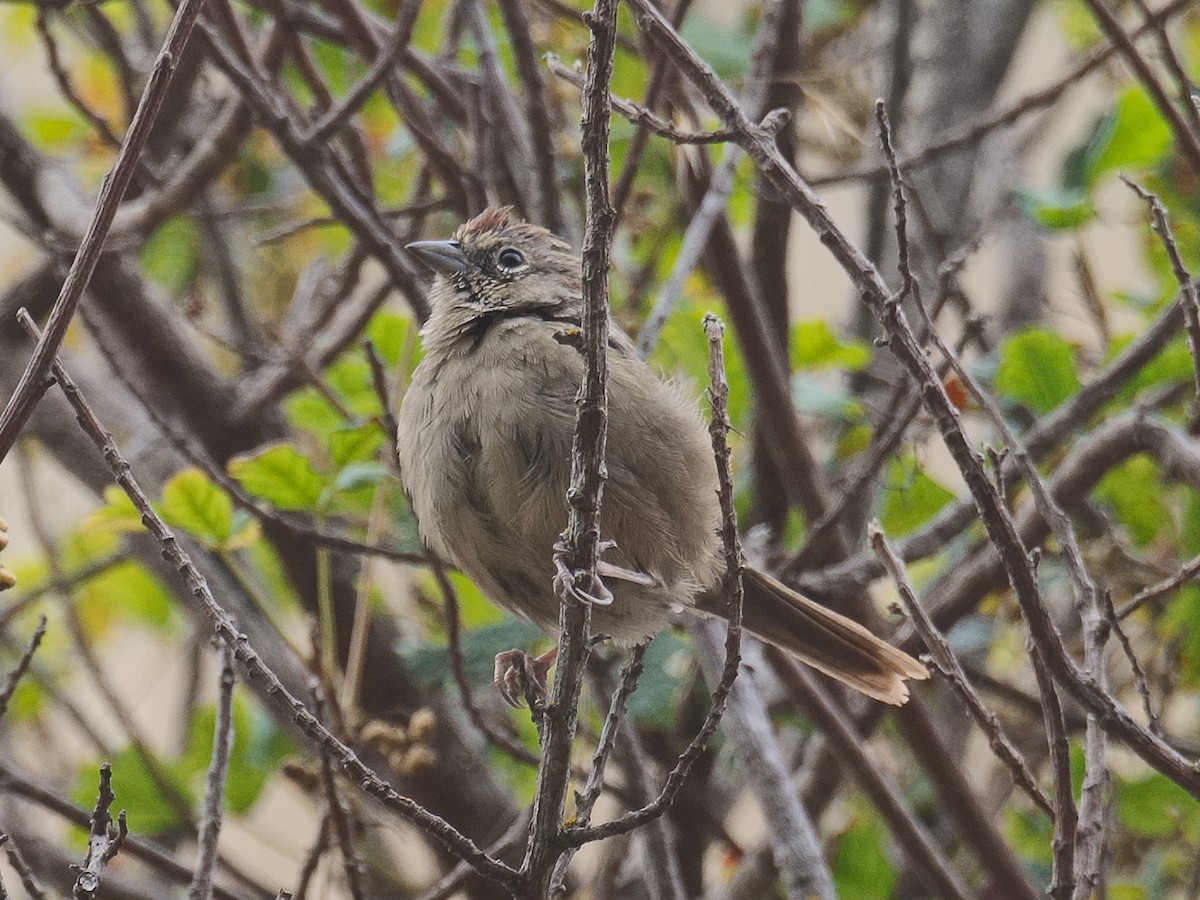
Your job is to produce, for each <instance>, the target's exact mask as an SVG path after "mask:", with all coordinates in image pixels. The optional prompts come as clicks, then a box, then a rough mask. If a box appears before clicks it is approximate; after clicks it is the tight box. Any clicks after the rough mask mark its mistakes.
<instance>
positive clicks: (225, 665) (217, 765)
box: [188, 641, 236, 900]
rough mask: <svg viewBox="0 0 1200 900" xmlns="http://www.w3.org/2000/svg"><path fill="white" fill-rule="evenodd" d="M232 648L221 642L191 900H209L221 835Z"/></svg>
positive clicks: (229, 729) (229, 736)
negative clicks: (215, 714)
mask: <svg viewBox="0 0 1200 900" xmlns="http://www.w3.org/2000/svg"><path fill="white" fill-rule="evenodd" d="M235 683H236V678H235V677H234V674H233V648H232V647H230V646H229V644H227V643H225V642H224V641H221V681H220V687H219V689H218V691H217V719H216V722H215V723H214V725H213V750H212V760H211V761H210V762H209V764H208V773H207V774H206V775H205V777H204V817H203V818H202V819H201V820H200V838H199V844H200V848H199V851H198V852H197V853H196V873H195V875H193V876H192V883H191V884H190V885H189V886H188V900H209V898H210V897H211V896H212V875H213V867H214V866H215V865H216V863H217V841H218V839H219V838H220V835H221V810H222V807H223V806H224V804H225V779H226V777H227V776H228V774H229V754H230V752H231V751H232V750H233V687H234V684H235Z"/></svg>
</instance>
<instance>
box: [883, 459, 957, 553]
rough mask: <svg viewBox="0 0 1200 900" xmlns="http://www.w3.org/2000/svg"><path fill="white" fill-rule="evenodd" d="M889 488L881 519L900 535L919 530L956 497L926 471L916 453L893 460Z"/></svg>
mask: <svg viewBox="0 0 1200 900" xmlns="http://www.w3.org/2000/svg"><path fill="white" fill-rule="evenodd" d="M886 491H887V499H885V500H884V503H883V514H882V515H881V516H880V520H881V522H882V523H883V528H884V530H885V531H886V532H887V533H888V534H889V535H896V536H900V535H904V534H908V533H909V532H910V531H915V530H916V529H917V528H919V527H920V526H922V525H924V524H925V523H926V522H928V521H929V520H930V519H932V518H933V517H934V516H935V515H937V514H938V512H939V511H940V510H941V508H942V507H943V506H945V505H946V504H947V503H949V502H950V501H951V500H953V499H954V494H953V493H952V492H951V491H949V490H947V489H946V488H944V487H942V485H940V484H938V483H937V482H936V481H934V480H933V479H932V478H930V477H929V476H928V475H927V474H925V471H924V469H921V468H919V467H918V465H917V462H916V460H915V459H913V458H912V457H906V458H901V459H894V460H893V461H892V463H891V465H890V466H889V468H888V478H887V485H886Z"/></svg>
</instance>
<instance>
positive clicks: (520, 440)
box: [397, 209, 928, 704]
mask: <svg viewBox="0 0 1200 900" xmlns="http://www.w3.org/2000/svg"><path fill="white" fill-rule="evenodd" d="M408 249H409V250H410V251H411V252H412V253H414V254H415V255H417V256H418V257H419V258H420V259H422V260H423V261H424V262H425V263H426V264H427V265H429V266H430V267H431V268H433V269H434V270H435V271H436V272H437V273H438V277H437V278H436V280H435V281H434V284H433V288H432V290H431V293H430V297H429V299H430V306H431V310H432V311H431V314H430V317H429V320H428V321H427V322H426V323H425V327H424V328H423V330H422V331H421V335H422V338H423V341H424V346H425V356H424V359H422V361H421V363H420V365H419V366H418V367H417V370H416V372H415V373H414V375H413V379H412V384H411V385H410V386H409V388H408V393H407V394H406V396H405V398H404V402H403V405H402V407H401V410H400V415H399V433H398V436H397V449H398V453H399V458H400V469H401V474H402V477H403V480H404V484H405V488H406V490H407V491H408V494H409V497H410V498H411V500H412V504H413V509H414V511H415V513H416V517H417V521H418V524H419V527H420V530H421V535H422V537H423V539H424V540H425V542H426V543H427V544H428V546H429V547H430V548H432V549H433V550H434V551H435V552H436V553H438V554H439V555H440V556H442V557H444V558H445V559H447V560H449V561H451V562H452V563H454V565H456V566H458V567H459V568H460V569H461V570H462V571H463V572H465V573H466V574H467V575H468V576H469V577H470V578H471V579H472V580H473V581H474V582H475V583H476V584H477V585H478V586H479V588H480V589H481V590H482V591H483V593H484V594H485V595H486V596H487V597H488V598H489V599H491V600H492V601H494V602H496V603H499V604H500V605H502V606H504V607H506V608H507V609H510V610H512V611H513V612H516V613H518V614H520V615H523V616H525V617H527V618H529V619H531V620H532V621H533V622H534V623H536V624H537V625H539V626H541V627H542V628H543V629H545V630H546V631H548V632H550V633H555V632H556V631H557V628H558V607H559V601H558V597H557V595H556V594H555V591H554V588H553V586H552V581H553V577H554V574H555V573H554V565H553V562H552V553H551V548H552V547H553V545H554V544H555V542H556V541H557V540H558V538H559V535H560V531H561V529H562V528H563V526H564V525H565V523H566V521H567V503H566V493H567V486H568V482H569V481H570V464H571V463H570V459H571V456H570V451H571V441H572V436H573V433H574V428H575V409H576V407H575V394H576V392H577V390H578V388H579V385H580V382H581V380H582V378H583V358H582V356H581V355H580V353H579V351H578V350H577V349H576V348H575V347H574V346H572V345H571V342H570V341H564V340H563V336H564V335H565V334H567V333H568V332H570V331H571V330H572V329H576V328H578V327H579V325H580V317H581V314H582V311H583V301H582V291H581V287H580V264H579V260H578V258H577V257H576V256H575V254H574V253H573V252H572V251H571V248H570V247H568V246H567V245H566V244H564V243H563V242H562V241H560V240H559V239H558V238H556V237H555V236H554V235H552V234H551V233H550V232H548V231H546V230H545V229H543V228H540V227H537V226H535V225H530V224H526V223H524V222H521V221H518V220H516V219H515V218H514V217H513V216H512V215H511V213H510V211H509V210H508V209H490V210H487V211H486V212H484V213H482V214H480V215H479V216H477V217H476V218H474V219H472V220H470V221H469V222H467V223H465V224H464V225H462V226H461V227H459V229H458V230H457V231H456V232H455V235H454V238H453V239H452V240H448V241H418V242H417V243H414V244H409V245H408ZM610 333H611V337H610V340H609V348H608V354H609V361H608V366H609V369H608V414H609V422H608V447H607V452H606V456H605V463H606V466H607V469H608V479H607V481H606V482H605V486H604V502H603V508H602V511H601V529H602V531H603V532H604V537H605V538H606V540H607V543H606V550H605V553H604V560H603V563H602V565H601V566H600V570H599V574H600V576H601V577H602V578H603V580H604V583H605V586H606V590H605V591H603V592H601V596H599V597H597V598H595V599H596V600H597V602H596V604H595V605H594V608H593V610H592V627H593V630H594V631H595V632H597V633H600V634H605V635H608V636H610V637H611V638H612V639H613V640H615V641H617V642H618V643H621V644H633V643H635V642H638V641H641V640H643V639H644V638H646V637H648V636H649V635H652V634H654V633H655V632H657V631H659V630H660V629H662V628H663V627H664V626H665V625H666V624H667V622H668V620H669V619H670V617H671V613H672V610H674V609H676V608H679V607H683V608H686V609H693V610H696V611H698V612H700V613H702V614H706V615H713V616H722V615H723V613H724V609H725V601H724V597H723V596H722V595H721V594H720V592H719V590H717V586H718V584H719V576H720V572H721V571H722V558H721V554H720V541H719V538H718V532H717V527H718V524H719V521H720V509H719V507H718V504H717V494H716V485H717V475H716V466H715V463H714V461H713V457H712V450H711V447H710V444H709V440H708V434H707V431H706V429H705V426H704V423H703V421H702V419H701V416H700V414H699V410H698V408H697V404H696V403H695V402H694V400H693V399H692V398H691V397H689V396H687V394H686V392H685V391H684V390H683V389H682V388H681V387H680V386H679V385H677V384H674V383H672V382H669V381H664V380H662V379H661V378H659V377H658V376H657V375H656V373H655V372H654V371H653V370H652V369H651V368H650V367H649V366H648V365H646V363H644V362H642V360H640V359H638V357H637V355H636V353H635V352H634V349H633V344H632V342H631V341H630V340H629V338H628V337H627V336H626V335H625V334H624V333H623V332H622V331H621V330H620V329H618V328H616V327H615V326H613V327H612V328H611V332H610ZM743 580H744V584H745V604H744V623H745V627H746V628H747V629H748V630H749V631H751V632H753V633H754V634H756V635H758V636H759V637H761V638H763V639H765V640H767V641H770V642H771V643H772V644H775V645H776V646H778V647H780V648H782V649H784V650H786V651H787V652H789V653H791V654H793V655H794V656H796V657H798V658H799V659H801V660H803V661H804V662H806V663H808V664H809V665H811V666H813V667H814V668H816V669H819V670H820V671H822V672H824V673H826V674H827V675H832V676H833V677H834V678H837V679H839V680H841V681H843V682H845V683H846V684H848V685H850V686H851V687H854V688H857V689H858V690H860V691H862V692H863V693H864V694H866V695H868V696H870V697H874V698H875V699H877V700H882V701H883V702H885V703H892V704H901V703H903V702H904V701H905V700H906V699H907V698H908V688H907V686H906V685H905V683H904V682H905V679H907V678H926V677H928V673H927V672H926V670H925V668H924V667H923V666H922V665H921V664H920V663H918V662H917V661H916V660H914V659H913V658H912V657H910V656H908V655H907V654H905V653H902V652H901V651H899V650H897V649H896V648H894V647H892V646H890V645H889V644H887V643H885V642H884V641H882V640H880V639H879V638H877V637H875V636H874V635H873V634H871V633H870V632H869V631H867V630H866V629H865V628H863V627H862V626H861V625H859V624H857V623H856V622H853V621H851V620H850V619H848V618H846V617H845V616H841V615H838V614H837V613H835V612H831V611H830V610H828V609H826V608H825V607H823V606H820V605H819V604H817V603H814V602H813V601H812V600H809V599H808V598H807V597H803V596H801V595H800V594H798V593H796V592H795V591H793V590H791V589H790V588H788V587H786V586H785V585H783V584H782V583H780V582H779V581H777V580H776V579H774V578H772V577H771V576H770V575H767V574H765V573H763V572H760V571H758V570H756V569H754V568H752V567H747V568H746V570H745V575H744V579H743ZM551 660H552V657H549V655H548V658H542V659H541V660H539V661H537V664H535V665H534V666H532V667H529V666H528V658H527V657H525V656H524V654H519V653H517V652H516V651H513V653H510V654H501V655H500V656H499V657H497V668H496V674H497V684H498V685H499V686H500V688H501V693H503V694H504V695H505V698H506V699H507V700H509V702H512V703H514V704H515V703H516V702H519V701H518V699H517V698H518V696H519V695H518V692H517V690H516V680H515V677H514V673H513V671H512V668H511V667H513V666H516V665H521V664H522V663H523V662H524V663H525V665H526V668H525V671H526V672H527V673H529V674H532V675H533V676H534V677H535V678H543V677H544V675H545V669H546V667H548V665H549V663H550V661H551Z"/></svg>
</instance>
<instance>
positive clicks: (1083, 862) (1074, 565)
mask: <svg viewBox="0 0 1200 900" xmlns="http://www.w3.org/2000/svg"><path fill="white" fill-rule="evenodd" d="M876 116H877V118H878V121H879V124H880V128H879V139H880V143H881V145H882V149H883V154H884V158H885V159H886V160H887V163H888V169H889V172H890V175H891V178H892V184H893V189H894V191H895V196H896V228H897V230H898V231H899V230H901V229H903V227H904V222H905V219H904V207H905V198H904V189H905V185H904V180H903V177H902V175H901V173H900V168H899V166H898V165H897V163H896V152H895V148H894V147H893V146H892V144H891V136H890V132H889V129H888V127H887V113H886V111H885V110H884V109H883V107H882V104H880V105H877V106H876ZM901 264H902V266H907V258H906V257H902V262H901ZM902 274H903V273H902ZM903 277H904V278H905V281H906V283H908V284H909V285H912V284H913V282H912V276H911V272H909V273H907V274H903ZM889 302H891V301H889ZM896 302H898V300H897V301H896ZM915 306H916V308H917V310H918V312H919V313H920V315H921V316H922V317H923V319H924V321H925V326H926V328H927V329H928V337H929V339H930V341H932V342H933V344H934V346H936V347H937V349H938V351H939V352H940V353H941V355H942V357H943V359H945V360H946V362H947V363H948V364H949V365H950V367H951V368H952V369H953V370H954V372H955V374H956V375H958V377H959V379H960V381H961V382H962V384H963V385H964V386H965V387H966V388H967V390H968V391H969V392H970V394H971V396H972V397H973V398H974V400H975V402H976V403H978V404H979V406H980V407H981V408H982V409H983V410H984V411H985V412H986V413H987V415H988V418H989V419H991V421H992V424H993V426H994V427H995V428H996V430H997V431H999V432H1000V435H1001V436H1002V437H1003V439H1004V443H1005V445H1006V447H1007V449H1008V452H1009V454H1010V455H1011V456H1012V458H1013V459H1014V461H1015V463H1016V465H1017V468H1018V470H1019V471H1020V472H1021V475H1022V476H1023V477H1024V479H1025V483H1026V484H1027V485H1028V486H1029V489H1030V492H1031V493H1032V494H1033V500H1034V505H1035V506H1036V507H1037V510H1038V513H1039V514H1040V515H1041V516H1042V518H1043V519H1044V520H1045V521H1046V524H1047V525H1049V527H1050V530H1051V532H1052V533H1053V534H1054V536H1055V538H1057V540H1058V543H1059V546H1060V547H1061V548H1062V554H1063V558H1064V559H1065V561H1066V564H1067V571H1068V573H1069V575H1070V578H1071V587H1072V591H1073V593H1074V597H1075V608H1076V610H1077V612H1078V613H1079V617H1080V620H1081V621H1082V623H1083V627H1084V671H1085V672H1086V673H1087V675H1088V677H1089V678H1090V679H1091V681H1092V684H1093V685H1094V686H1095V687H1096V688H1097V689H1098V690H1101V691H1107V689H1108V678H1107V672H1106V670H1105V666H1104V645H1105V642H1106V640H1107V636H1108V629H1107V627H1106V626H1105V624H1104V616H1103V613H1102V611H1101V604H1100V591H1099V588H1098V587H1097V586H1096V582H1095V581H1094V580H1093V578H1092V576H1091V574H1090V573H1089V572H1088V570H1087V565H1086V563H1085V562H1084V559H1083V551H1082V550H1081V549H1080V547H1079V538H1078V535H1077V534H1076V533H1075V527H1074V525H1073V524H1072V523H1071V520H1070V519H1069V518H1068V517H1067V515H1066V513H1064V512H1063V510H1062V507H1061V506H1059V505H1058V502H1057V501H1056V500H1055V499H1054V496H1053V495H1052V494H1051V492H1050V489H1049V488H1048V487H1047V486H1046V482H1045V480H1044V479H1043V478H1042V475H1041V472H1040V471H1038V468H1037V465H1036V464H1035V463H1034V462H1033V459H1032V457H1031V456H1030V454H1029V451H1028V450H1027V449H1026V448H1025V445H1024V444H1023V443H1022V442H1021V440H1020V439H1019V438H1018V437H1017V436H1016V434H1015V432H1013V430H1012V428H1010V427H1009V424H1008V422H1007V420H1006V419H1005V418H1004V415H1003V414H1002V413H1001V412H1000V408H999V406H998V405H997V404H996V401H995V400H993V399H992V397H991V396H990V395H989V394H988V393H987V392H985V391H984V390H983V388H982V387H981V386H980V385H979V383H978V381H977V380H976V379H975V378H974V376H973V375H972V374H971V373H970V372H968V371H967V369H966V367H965V366H963V365H962V363H961V361H960V360H959V358H958V355H957V354H956V353H955V352H954V351H953V350H952V349H951V348H950V347H949V346H948V345H947V344H946V342H945V341H944V340H943V339H942V337H941V334H940V333H939V332H938V330H937V327H936V325H934V322H933V319H932V318H931V317H930V315H929V311H928V310H927V309H926V308H925V306H924V304H922V303H921V302H920V297H919V296H918V297H917V301H916V303H915ZM993 468H994V470H995V471H996V473H997V476H998V477H1001V476H1002V474H1003V467H1002V465H1001V464H1000V461H999V460H997V461H996V463H995V464H994V465H993ZM993 490H994V492H995V496H997V497H999V498H1003V497H1004V496H1005V490H1004V485H1003V482H1002V480H1001V481H998V482H997V483H996V484H995V485H994V488H993ZM1002 502H1003V501H1002ZM1009 522H1010V523H1011V522H1012V519H1011V517H1010V518H1009ZM1015 530H1016V529H1015V527H1014V531H1015ZM1017 538H1018V540H1019V539H1020V537H1019V534H1018V535H1017ZM1022 610H1023V611H1025V610H1024V606H1023V607H1022ZM1026 617H1027V619H1028V613H1026ZM1031 627H1032V623H1031ZM1085 747H1086V751H1085V758H1084V766H1085V775H1084V784H1085V790H1084V791H1083V793H1082V797H1081V803H1080V809H1079V813H1078V822H1077V826H1078V827H1077V828H1076V829H1075V831H1074V833H1073V835H1072V834H1070V833H1069V832H1068V831H1066V830H1062V831H1061V833H1060V832H1059V831H1056V838H1058V837H1060V834H1061V838H1062V842H1065V841H1066V840H1067V838H1068V837H1073V839H1074V841H1075V844H1076V846H1075V847H1074V854H1075V855H1074V867H1073V871H1069V870H1066V868H1065V863H1066V856H1065V851H1064V855H1063V857H1062V859H1061V862H1062V863H1063V865H1062V866H1056V878H1055V881H1054V885H1053V886H1052V887H1051V896H1054V897H1065V896H1067V895H1068V894H1072V895H1074V896H1075V897H1076V898H1077V900H1086V897H1087V896H1090V891H1091V890H1092V889H1093V888H1095V887H1096V885H1098V884H1099V883H1100V880H1101V878H1102V873H1101V870H1100V866H1101V865H1102V863H1103V857H1104V853H1103V843H1104V828H1103V816H1104V794H1105V791H1106V789H1107V786H1108V763H1107V747H1106V737H1105V732H1104V730H1103V729H1101V728H1100V727H1099V724H1098V723H1097V722H1096V721H1095V717H1094V716H1093V715H1091V714H1089V716H1088V727H1087V738H1086V740H1085ZM1062 789H1063V786H1062V785H1060V784H1057V783H1056V791H1061V790H1062ZM1063 825H1064V822H1063V821H1062V820H1061V819H1059V818H1056V819H1055V826H1056V829H1060V828H1061V827H1062V826H1063ZM1059 861H1060V860H1059V858H1058V857H1057V856H1056V863H1057V862H1059ZM1081 891H1087V892H1088V893H1087V894H1086V895H1081V894H1080V893H1079V892H1081Z"/></svg>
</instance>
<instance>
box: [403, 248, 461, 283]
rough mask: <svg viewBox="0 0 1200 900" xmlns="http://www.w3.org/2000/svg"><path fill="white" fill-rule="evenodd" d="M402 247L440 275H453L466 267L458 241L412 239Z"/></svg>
mask: <svg viewBox="0 0 1200 900" xmlns="http://www.w3.org/2000/svg"><path fill="white" fill-rule="evenodd" d="M404 249H405V250H407V251H408V252H409V253H411V254H413V256H415V257H416V258H417V259H419V260H421V262H423V263H425V265H427V266H429V268H431V269H433V271H435V272H437V273H438V274H440V275H453V274H454V273H455V272H461V271H462V270H463V269H465V268H466V267H467V257H466V256H465V255H464V254H463V252H462V247H460V246H459V243H458V241H413V243H411V244H408V245H406V246H405V248H404Z"/></svg>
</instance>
